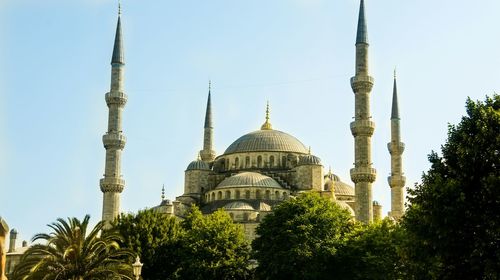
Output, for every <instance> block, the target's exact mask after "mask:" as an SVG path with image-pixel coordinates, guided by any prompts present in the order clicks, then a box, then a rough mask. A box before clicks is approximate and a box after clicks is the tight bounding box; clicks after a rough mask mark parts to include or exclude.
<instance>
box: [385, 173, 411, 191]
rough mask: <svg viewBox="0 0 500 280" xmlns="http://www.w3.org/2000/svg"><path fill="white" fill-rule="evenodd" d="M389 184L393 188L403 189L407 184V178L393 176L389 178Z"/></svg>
mask: <svg viewBox="0 0 500 280" xmlns="http://www.w3.org/2000/svg"><path fill="white" fill-rule="evenodd" d="M387 182H388V183H389V186H391V188H397V187H400V188H401V187H403V186H404V185H405V183H406V177H405V176H402V175H391V176H389V177H387Z"/></svg>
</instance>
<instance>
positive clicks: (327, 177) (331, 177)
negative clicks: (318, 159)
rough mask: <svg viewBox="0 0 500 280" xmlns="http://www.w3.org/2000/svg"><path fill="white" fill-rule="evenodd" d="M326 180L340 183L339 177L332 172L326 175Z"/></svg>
mask: <svg viewBox="0 0 500 280" xmlns="http://www.w3.org/2000/svg"><path fill="white" fill-rule="evenodd" d="M326 179H329V180H331V181H334V182H339V181H340V178H339V176H337V175H336V174H333V173H332V172H328V173H326V174H325V180H326Z"/></svg>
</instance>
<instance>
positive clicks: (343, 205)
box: [335, 200, 356, 217]
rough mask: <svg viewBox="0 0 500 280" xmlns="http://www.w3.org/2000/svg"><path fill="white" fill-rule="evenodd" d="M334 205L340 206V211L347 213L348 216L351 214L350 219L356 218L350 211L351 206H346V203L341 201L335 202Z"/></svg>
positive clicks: (352, 211)
mask: <svg viewBox="0 0 500 280" xmlns="http://www.w3.org/2000/svg"><path fill="white" fill-rule="evenodd" d="M335 204H337V205H338V206H340V207H341V208H342V209H345V210H347V211H349V214H351V217H354V216H356V214H355V213H354V210H352V208H351V206H349V204H347V203H346V202H344V201H342V200H335Z"/></svg>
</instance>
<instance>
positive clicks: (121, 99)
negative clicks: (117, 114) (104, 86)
mask: <svg viewBox="0 0 500 280" xmlns="http://www.w3.org/2000/svg"><path fill="white" fill-rule="evenodd" d="M126 103H127V95H126V94H125V93H123V92H121V91H110V92H108V93H106V104H108V105H111V104H118V105H125V104H126Z"/></svg>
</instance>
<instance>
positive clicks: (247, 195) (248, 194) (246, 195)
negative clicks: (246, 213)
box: [245, 191, 250, 199]
mask: <svg viewBox="0 0 500 280" xmlns="http://www.w3.org/2000/svg"><path fill="white" fill-rule="evenodd" d="M245 198H246V199H250V191H246V192H245Z"/></svg>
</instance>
